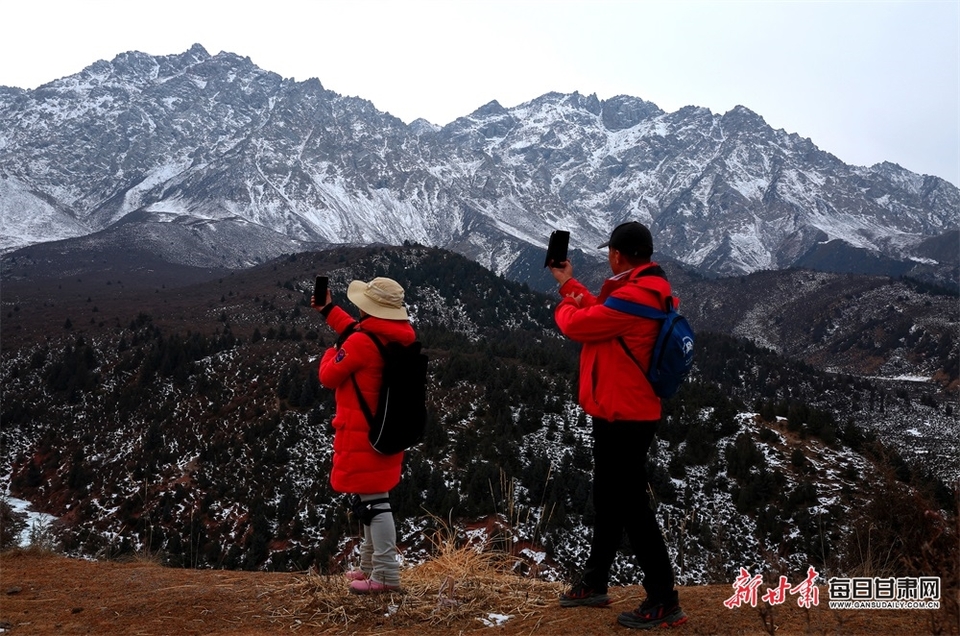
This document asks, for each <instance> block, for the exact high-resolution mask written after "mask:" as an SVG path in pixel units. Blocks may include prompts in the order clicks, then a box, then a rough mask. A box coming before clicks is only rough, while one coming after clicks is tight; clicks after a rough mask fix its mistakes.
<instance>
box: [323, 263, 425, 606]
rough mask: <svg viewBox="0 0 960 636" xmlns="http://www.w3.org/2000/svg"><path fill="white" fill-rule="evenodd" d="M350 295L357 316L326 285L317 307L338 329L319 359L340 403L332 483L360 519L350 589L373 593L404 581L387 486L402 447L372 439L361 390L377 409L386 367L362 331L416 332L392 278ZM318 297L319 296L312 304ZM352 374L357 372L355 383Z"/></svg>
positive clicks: (404, 336) (389, 337)
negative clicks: (381, 449) (388, 449)
mask: <svg viewBox="0 0 960 636" xmlns="http://www.w3.org/2000/svg"><path fill="white" fill-rule="evenodd" d="M347 298H349V299H350V301H351V302H352V303H353V304H354V305H356V306H357V308H358V309H359V310H360V320H359V321H357V320H354V319H353V318H352V317H351V316H350V315H349V314H348V313H347V312H346V311H344V310H343V309H341V308H340V307H338V306H336V305H335V304H333V302H332V300H331V295H330V291H329V290H328V291H327V297H326V298H325V299H324V301H325V304H324V305H323V306H322V307H318V310H319V311H320V313H321V314H323V316H324V317H325V318H326V319H327V324H328V325H330V327H332V328H333V330H334V331H336V332H337V334H339V336H340V337H339V338H338V340H337V343H336V345H335V346H333V347H330V348H329V349H327V350H326V352H324V354H323V357H322V358H321V360H320V370H319V374H320V383H321V384H322V385H323V386H325V387H327V388H329V389H333V390H334V398H335V400H336V404H337V411H336V413H335V414H334V416H333V428H334V437H333V470H332V471H331V473H330V485H331V486H332V487H333V489H334V490H335V491H337V492H341V493H349V494H352V495H353V497H352V499H353V508H354V512H355V513H356V514H357V515H358V516H359V517H360V519H361V521H362V523H363V543H362V544H361V546H360V569H359V570H352V571H350V572H348V573H347V577H348V578H349V579H351V582H350V591H351V592H354V593H356V594H371V593H380V592H390V591H396V590H398V589H399V588H400V564H399V562H398V561H397V530H396V526H395V525H394V520H393V513H392V512H391V511H390V500H389V493H390V490H391V489H393V488H394V487H395V486H396V485H397V484H398V483H400V472H401V469H402V464H403V453H396V454H394V455H381V454H380V453H378V452H377V451H376V450H374V448H373V446H371V445H370V439H369V437H368V433H369V430H370V425H369V424H368V423H367V418H366V416H365V415H364V413H363V410H362V408H361V406H360V402H359V401H358V400H359V399H360V398H361V396H362V399H363V400H364V401H365V402H366V403H367V404H368V405H372V409H373V410H376V405H377V396H378V394H379V392H380V382H381V378H382V375H383V358H382V356H381V355H380V351H379V349H377V346H376V344H375V343H374V342H373V341H372V340H371V339H370V337H369V336H367V335H365V334H362V333H359V332H361V331H365V332H367V333H368V334H371V335H373V336H374V337H376V338H378V339H379V340H380V342H381V344H384V345H385V344H387V343H388V342H392V341H397V342H400V343H401V344H403V345H408V344H410V343H412V342H413V341H414V340H416V334H415V333H414V330H413V327H412V326H411V325H410V321H409V318H408V316H407V310H406V309H405V308H404V306H403V287H401V286H400V285H399V284H398V283H397V282H396V281H394V280H392V279H389V278H374V279H373V280H372V281H370V282H369V283H365V282H363V281H359V280H355V281H353V282H352V283H350V286H349V288H348V289H347ZM318 302H320V299H319V298H316V299H314V301H313V304H314V306H316V305H317V303H318ZM351 378H355V379H356V384H357V386H359V389H360V391H359V393H360V394H361V395H358V392H357V389H356V388H355V386H354V382H353V380H352V379H351Z"/></svg>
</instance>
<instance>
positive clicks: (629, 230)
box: [551, 221, 687, 629]
mask: <svg viewBox="0 0 960 636" xmlns="http://www.w3.org/2000/svg"><path fill="white" fill-rule="evenodd" d="M604 247H606V248H608V258H609V262H610V269H611V270H612V272H613V276H612V277H611V278H608V279H607V280H606V281H605V282H604V284H603V287H602V288H601V290H600V295H599V296H594V295H593V294H591V293H590V292H589V291H588V290H587V288H586V287H584V286H583V285H582V284H581V283H580V282H579V281H577V280H576V279H575V278H574V277H573V266H572V265H571V264H570V263H569V262H564V263H562V264H561V266H560V267H551V273H552V274H553V277H554V278H555V279H556V280H557V282H558V283H560V295H561V296H562V297H563V300H561V301H560V303H559V304H558V305H557V308H556V310H555V312H554V318H555V320H556V322H557V326H558V327H559V328H560V331H561V332H562V333H563V335H565V336H567V337H568V338H570V339H571V340H574V341H576V342H580V343H582V345H583V348H582V350H581V352H580V388H579V401H580V406H582V407H583V410H584V411H586V413H587V414H588V415H590V416H591V418H592V420H593V505H594V509H595V511H596V517H595V521H594V527H593V540H592V542H591V546H590V556H589V557H588V558H587V562H586V565H585V567H584V570H583V573H582V574H581V578H580V581H579V582H578V583H577V584H576V585H574V586H573V588H572V589H570V590H569V591H568V592H567V593H565V594H563V595H562V596H561V597H560V605H561V606H563V607H575V606H595V607H600V606H604V605H608V604H609V603H610V602H611V600H610V597H609V596H608V595H607V580H608V577H609V571H610V566H611V565H612V564H613V560H614V557H615V556H616V553H617V549H618V548H619V546H620V541H621V539H622V538H623V533H624V531H626V533H627V538H628V539H629V540H630V546H631V548H632V549H633V551H634V553H635V555H636V558H637V561H638V562H639V564H640V568H641V569H642V570H643V575H644V577H643V587H644V589H645V590H646V593H647V598H646V600H644V602H643V603H642V604H641V605H640V606H639V607H638V608H637V609H636V610H634V611H632V612H624V613H622V614H620V615H619V616H618V617H617V621H618V622H619V623H620V624H621V625H624V626H626V627H634V628H640V629H648V628H652V627H662V626H670V627H673V626H677V625H681V624H683V623H684V622H686V620H687V617H686V615H685V614H684V613H683V610H681V609H680V605H679V600H678V596H677V592H676V589H675V588H674V577H673V566H672V564H671V562H670V557H669V555H668V553H667V548H666V545H665V543H664V540H663V535H662V534H661V532H660V526H659V524H658V523H657V519H656V516H655V515H654V513H653V510H652V509H651V507H650V502H649V499H648V496H647V472H646V461H647V452H648V451H649V449H650V445H651V443H652V442H653V437H654V433H655V431H656V428H657V424H658V422H659V420H660V398H658V397H657V396H656V394H655V393H654V392H653V389H652V388H651V386H650V383H649V382H648V381H647V378H646V376H645V375H644V374H643V373H642V372H641V371H640V369H639V368H638V367H637V365H636V363H635V362H634V361H633V360H631V359H630V356H629V355H628V353H627V352H626V351H625V348H628V349H629V350H630V352H631V353H632V354H633V356H634V357H635V358H636V359H637V360H640V361H644V362H646V361H649V360H650V357H651V353H652V350H653V345H654V343H655V342H656V338H657V333H658V331H659V328H660V326H659V323H658V322H657V321H655V320H649V319H644V318H639V317H637V316H634V315H632V314H627V313H624V312H620V311H617V310H615V309H613V308H612V307H608V306H606V305H605V304H604V301H606V300H607V299H608V298H611V297H614V298H620V299H623V300H627V301H630V302H633V303H641V304H645V305H650V306H651V307H655V308H657V309H659V310H661V311H662V310H664V309H666V302H667V297H668V296H672V292H671V289H670V284H669V283H668V282H667V280H666V278H665V277H664V275H663V270H661V269H660V267H659V266H658V265H657V264H656V263H654V262H652V261H651V260H650V257H651V255H652V254H653V238H652V236H651V235H650V230H649V229H647V228H646V226H644V225H643V224H641V223H637V222H635V221H632V222H629V223H624V224H622V225H619V226H617V228H616V229H614V231H613V233H612V234H611V235H610V240H609V241H608V242H606V243H604V244H603V245H601V246H600V248H604Z"/></svg>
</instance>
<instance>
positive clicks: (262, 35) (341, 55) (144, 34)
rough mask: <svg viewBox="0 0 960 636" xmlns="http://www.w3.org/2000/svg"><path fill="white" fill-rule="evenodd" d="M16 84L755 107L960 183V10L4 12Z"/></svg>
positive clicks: (87, 3) (306, 6)
mask: <svg viewBox="0 0 960 636" xmlns="http://www.w3.org/2000/svg"><path fill="white" fill-rule="evenodd" d="M0 15H3V17H4V22H5V28H4V29H3V37H2V38H0V85H6V86H17V87H20V88H36V87H37V86H39V85H41V84H44V83H46V82H49V81H52V80H55V79H59V78H61V77H65V76H67V75H72V74H74V73H77V72H79V71H81V70H82V69H83V68H85V67H86V66H89V65H90V64H92V63H93V62H95V61H97V60H101V59H106V60H110V59H113V58H114V57H115V56H116V55H117V54H119V53H122V52H125V51H134V50H136V51H143V52H145V53H149V54H151V55H172V54H177V53H182V52H184V51H186V50H187V49H188V48H190V46H191V45H193V44H195V43H199V44H201V45H203V46H204V48H206V49H207V51H209V52H210V54H212V55H215V54H217V53H219V52H220V51H228V52H231V53H236V54H238V55H241V56H246V57H250V58H251V60H252V61H253V62H254V64H256V65H257V66H259V67H260V68H263V69H265V70H269V71H273V72H276V73H278V74H280V75H282V76H283V77H287V78H294V79H296V80H301V81H302V80H306V79H309V78H311V77H316V78H317V79H319V80H320V82H321V83H322V84H323V85H324V87H325V88H327V89H329V90H332V91H335V92H337V93H340V94H342V95H353V96H357V97H362V98H364V99H368V100H370V101H371V102H373V104H374V105H375V106H376V107H377V108H378V109H380V110H383V111H387V112H389V113H391V114H392V115H394V116H396V117H399V118H400V119H402V120H403V121H406V122H411V121H413V120H414V119H417V118H419V117H423V118H424V119H427V120H429V121H431V122H433V123H435V124H440V125H443V124H447V123H449V122H450V121H452V120H454V119H456V118H457V117H460V116H463V115H467V114H469V113H471V112H473V111H474V110H476V109H477V108H479V107H480V106H482V105H484V104H486V103H487V102H490V101H492V100H497V101H498V102H500V104H501V105H503V106H506V107H510V106H516V105H518V104H521V103H523V102H526V101H530V100H532V99H534V98H536V97H539V96H540V95H543V94H544V93H547V92H550V91H559V92H563V93H572V92H574V91H579V92H580V93H582V94H587V95H588V94H591V93H596V94H597V96H598V97H599V98H600V99H608V98H610V97H613V96H616V95H621V94H625V95H633V96H636V97H640V98H642V99H645V100H647V101H651V102H653V103H655V104H656V105H657V106H659V107H660V108H662V109H664V110H666V111H670V112H672V111H675V110H677V109H679V108H681V107H683V106H687V105H695V106H704V107H706V108H709V109H710V110H711V111H713V112H715V113H723V112H726V111H728V110H730V109H731V108H733V107H734V106H736V105H738V104H741V105H743V106H746V107H747V108H750V109H751V110H753V111H755V112H756V113H758V114H759V115H761V116H762V117H763V118H764V119H765V120H766V121H767V123H768V124H770V125H771V126H773V127H774V128H782V129H784V130H786V131H787V132H790V133H797V134H799V135H801V136H803V137H809V138H810V139H812V140H813V142H814V143H815V144H816V145H817V146H819V147H820V148H821V149H823V150H826V151H828V152H831V153H833V154H834V155H836V156H837V157H839V158H840V159H841V160H842V161H844V162H846V163H849V164H854V165H872V164H874V163H877V162H880V161H892V162H894V163H898V164H900V165H901V166H903V167H904V168H907V169H908V170H912V171H914V172H918V173H921V174H933V175H936V176H939V177H942V178H944V179H947V180H948V181H950V182H952V183H953V184H955V185H958V184H960V0H939V1H927V0H907V1H904V2H893V1H885V2H880V1H860V2H843V1H834V2H828V1H823V2H814V1H796V2H776V1H767V2H759V1H754V2H748V1H741V2H734V1H724V0H713V1H695V0H690V1H684V0H672V1H666V0H664V1H660V0H649V1H639V0H633V1H626V0H621V1H619V2H617V1H608V0H584V1H572V0H571V1H566V2H564V1H560V0H553V1H547V0H540V1H536V0H510V1H499V0H479V1H473V0H447V1H440V0H435V1H426V0H421V1H414V0H382V1H381V0H352V1H341V0H328V1H311V0H271V1H269V2H242V1H237V0H230V1H226V2H223V1H220V0H190V1H186V2H185V1H182V0H164V1H163V2H136V1H133V0H124V1H114V0H39V1H37V2H28V1H25V0H12V1H11V0H4V1H3V2H2V4H0Z"/></svg>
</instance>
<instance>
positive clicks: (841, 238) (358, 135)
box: [0, 45, 960, 280]
mask: <svg viewBox="0 0 960 636" xmlns="http://www.w3.org/2000/svg"><path fill="white" fill-rule="evenodd" d="M958 209H960V191H958V189H957V188H956V187H954V186H953V185H951V184H949V183H947V182H946V181H943V180H942V179H939V178H937V177H932V176H921V175H917V174H914V173H911V172H909V171H907V170H904V169H903V168H901V167H899V166H897V165H894V164H890V163H883V164H878V165H875V166H872V167H855V166H849V165H846V164H844V163H843V162H841V161H840V160H838V159H837V158H836V157H834V156H832V155H830V154H828V153H826V152H823V151H821V150H819V149H818V148H817V147H816V146H815V145H814V143H813V142H812V141H811V140H809V139H804V138H801V137H799V136H797V135H795V134H789V133H787V132H785V131H783V130H774V129H772V128H771V127H770V126H768V125H767V124H766V123H765V122H764V120H763V119H762V117H760V116H759V115H757V114H756V113H753V112H751V111H750V110H748V109H747V108H744V107H740V106H738V107H736V108H734V109H733V110H731V111H730V112H727V113H724V114H715V113H712V112H710V111H709V110H707V109H704V108H695V107H686V108H682V109H680V110H678V111H676V112H673V113H666V112H664V111H662V110H661V109H660V108H658V107H657V106H656V105H654V104H652V103H650V102H647V101H644V100H642V99H640V98H637V97H630V96H619V97H615V98H612V99H609V100H603V101H601V100H599V99H598V98H597V97H596V96H593V95H592V96H583V95H580V94H578V93H573V94H559V93H550V94H546V95H543V96H540V97H538V98H536V99H533V100H531V101H529V102H527V103H524V104H521V105H519V106H517V107H514V108H503V107H502V106H500V105H499V104H498V103H496V102H491V103H489V104H487V105H485V106H483V107H481V108H479V109H478V110H476V111H475V112H473V113H471V114H470V115H468V116H465V117H462V118H460V119H457V120H456V121H454V122H452V123H450V124H448V125H446V126H444V127H442V128H441V127H438V126H434V125H432V124H430V123H428V122H425V121H422V120H418V121H415V122H413V123H411V124H409V125H408V124H405V123H404V122H402V121H401V120H399V119H397V118H395V117H393V116H391V115H390V114H388V113H383V112H380V111H378V110H377V109H376V108H374V106H373V105H372V104H371V103H370V102H368V101H366V100H363V99H359V98H355V97H344V96H341V95H338V94H336V93H334V92H331V91H328V90H326V89H324V88H323V86H322V85H321V84H320V82H319V81H317V80H316V79H311V80H307V81H305V82H295V81H292V80H288V79H284V78H282V77H280V76H279V75H277V74H275V73H271V72H268V71H265V70H262V69H259V68H257V67H256V66H255V65H254V64H253V63H252V62H251V61H250V59H249V58H243V57H239V56H237V55H233V54H229V53H220V54H218V55H216V56H211V55H209V54H208V53H207V52H206V51H205V50H204V49H203V47H201V46H200V45H195V46H193V47H192V48H191V49H190V50H188V51H186V52H185V53H182V54H179V55H170V56H150V55H146V54H144V53H138V52H130V53H123V54H121V55H118V56H117V57H116V58H114V59H113V60H112V61H109V62H107V61H99V62H97V63H95V64H93V65H91V66H89V67H88V68H86V69H84V70H83V71H81V72H80V73H78V74H76V75H73V76H70V77H66V78H63V79H60V80H56V81H54V82H51V83H49V84H46V85H44V86H41V87H39V88H37V89H35V90H22V89H15V88H0V215H2V219H3V225H2V228H0V249H2V250H3V251H4V252H10V251H12V250H15V249H16V248H21V247H24V246H29V245H33V244H36V243H38V242H44V241H53V240H60V239H70V238H76V237H82V236H86V235H89V234H93V233H98V232H107V233H111V232H117V231H118V230H117V228H118V227H120V226H121V224H123V225H124V226H125V228H124V232H126V233H127V234H130V233H133V234H137V233H138V232H142V233H144V234H147V235H149V236H152V237H157V236H159V237H161V239H160V240H159V242H160V243H163V242H164V241H163V239H162V237H163V236H164V235H165V233H166V232H168V231H169V232H170V233H171V238H170V239H169V240H168V241H166V242H167V243H168V244H171V243H172V244H175V245H179V244H180V242H179V239H176V238H174V237H176V236H180V235H181V234H182V233H183V228H184V227H188V228H190V231H191V233H192V234H193V236H195V237H196V240H195V245H191V248H190V249H184V250H179V251H178V250H175V249H172V250H169V254H168V255H167V256H166V258H169V259H172V260H174V261H178V262H187V259H194V260H199V261H202V262H203V263H205V264H209V263H217V264H219V265H222V266H227V267H235V268H239V267H246V266H249V265H251V264H253V263H256V262H261V261H263V260H266V259H268V258H270V257H272V256H276V255H278V254H281V253H284V252H289V251H296V250H297V249H302V247H303V246H305V245H311V244H321V245H328V244H370V243H387V244H400V243H402V242H404V241H413V242H418V243H421V244H424V245H435V246H439V247H444V248H448V249H452V250H455V251H457V252H460V253H462V254H464V255H466V256H468V257H470V258H473V259H475V260H477V261H478V262H480V263H481V264H483V265H485V266H486V267H488V268H490V269H492V270H494V271H496V272H498V273H506V274H508V275H512V276H514V277H516V278H521V279H523V278H525V277H527V275H528V274H529V270H530V268H531V263H535V261H536V254H538V253H539V251H540V250H541V249H542V248H543V247H544V245H545V242H546V238H547V237H548V236H549V234H550V231H551V230H553V229H557V228H563V229H570V230H572V232H573V236H572V247H573V248H574V249H582V250H584V251H586V252H587V253H588V254H592V255H596V256H597V257H598V258H599V257H600V256H601V254H600V253H599V252H598V251H597V250H596V249H595V248H596V246H597V245H598V244H600V243H601V242H602V241H603V240H605V239H606V237H607V236H608V234H609V231H610V229H611V228H612V227H613V226H615V225H616V224H617V223H619V222H621V221H623V220H625V219H638V220H641V221H643V222H645V223H647V224H649V225H650V226H651V228H652V229H653V231H654V236H655V241H656V249H657V254H658V257H660V258H663V257H666V258H670V259H674V260H677V261H680V262H682V263H684V264H686V265H688V266H689V267H691V268H694V269H697V270H699V271H701V272H705V273H710V274H721V275H730V274H741V273H749V272H754V271H758V270H764V269H779V268H785V267H790V266H794V265H803V266H807V267H813V268H817V267H822V268H825V269H833V270H840V271H844V270H846V271H871V272H882V273H904V272H908V271H912V270H913V271H916V269H917V268H921V269H925V270H927V271H928V273H929V272H930V271H932V272H933V273H934V275H935V276H937V277H939V278H941V280H953V278H952V277H951V276H952V274H951V273H952V272H953V270H954V268H955V267H956V260H957V255H956V250H946V251H944V250H940V252H939V256H937V255H935V254H934V253H933V252H932V251H931V250H932V248H931V247H930V245H931V242H936V241H941V242H942V241H944V240H945V241H947V242H948V243H949V241H951V240H953V237H954V236H955V235H956V230H957V227H958V214H957V210H958ZM244 228H245V229H246V230H248V232H247V231H244ZM228 230H229V231H228ZM944 235H947V237H948V238H946V239H944V238H943V237H944ZM265 236H267V237H269V238H267V239H265ZM953 242H954V243H956V241H953ZM198 250H199V251H198ZM944 252H945V254H946V258H947V261H946V262H944V260H943V258H944ZM178 259H179V260H178Z"/></svg>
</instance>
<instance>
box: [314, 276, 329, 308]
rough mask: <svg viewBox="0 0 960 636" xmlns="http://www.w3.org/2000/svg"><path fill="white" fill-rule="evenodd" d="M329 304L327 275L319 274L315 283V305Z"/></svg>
mask: <svg viewBox="0 0 960 636" xmlns="http://www.w3.org/2000/svg"><path fill="white" fill-rule="evenodd" d="M326 304H327V277H326V276H317V280H316V282H315V283H314V284H313V306H314V307H323V306H324V305H326Z"/></svg>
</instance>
